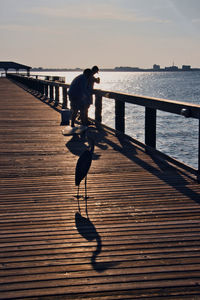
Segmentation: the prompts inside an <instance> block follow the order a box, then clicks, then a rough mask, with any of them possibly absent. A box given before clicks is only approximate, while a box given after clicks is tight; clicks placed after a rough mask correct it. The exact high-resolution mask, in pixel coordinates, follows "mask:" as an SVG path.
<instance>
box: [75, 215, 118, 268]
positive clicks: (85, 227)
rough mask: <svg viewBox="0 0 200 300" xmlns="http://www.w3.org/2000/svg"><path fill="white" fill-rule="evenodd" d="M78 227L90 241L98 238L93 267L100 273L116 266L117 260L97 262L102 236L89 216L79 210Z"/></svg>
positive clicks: (92, 260) (76, 220)
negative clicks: (84, 215)
mask: <svg viewBox="0 0 200 300" xmlns="http://www.w3.org/2000/svg"><path fill="white" fill-rule="evenodd" d="M75 223H76V228H77V230H78V232H79V233H80V235H81V236H82V237H83V238H85V239H86V240H87V241H88V242H92V241H94V240H96V242H97V246H96V250H95V251H94V252H93V254H92V257H91V265H92V267H93V269H94V270H95V271H97V272H99V273H101V272H104V271H106V270H107V269H109V268H112V267H114V266H115V265H116V264H117V263H116V262H97V261H96V260H97V256H98V255H99V254H100V253H101V251H102V242H101V237H100V235H99V234H98V232H97V230H96V228H95V226H94V224H93V223H92V222H91V221H90V219H89V217H88V218H85V217H83V216H82V215H81V214H80V213H79V212H77V213H76V215H75Z"/></svg>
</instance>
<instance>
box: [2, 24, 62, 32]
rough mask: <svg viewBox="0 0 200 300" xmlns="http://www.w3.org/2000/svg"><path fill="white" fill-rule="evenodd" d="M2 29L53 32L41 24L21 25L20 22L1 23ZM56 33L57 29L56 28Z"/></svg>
mask: <svg viewBox="0 0 200 300" xmlns="http://www.w3.org/2000/svg"><path fill="white" fill-rule="evenodd" d="M0 30H4V31H16V32H28V33H30V32H31V31H32V32H40V33H41V32H52V29H51V30H49V29H48V28H46V27H41V26H30V25H19V24H0ZM55 33H57V31H56V30H55Z"/></svg>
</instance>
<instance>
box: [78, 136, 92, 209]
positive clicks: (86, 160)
mask: <svg viewBox="0 0 200 300" xmlns="http://www.w3.org/2000/svg"><path fill="white" fill-rule="evenodd" d="M88 144H89V148H88V149H87V150H85V151H84V152H83V153H82V154H81V155H80V157H79V159H78V161H77V164H76V171H75V185H76V186H78V189H77V196H76V197H77V199H78V200H79V198H80V196H79V187H80V183H81V181H82V180H83V179H85V201H87V198H88V197H87V174H88V172H89V169H90V166H91V163H92V155H93V152H94V140H93V139H91V138H90V139H89V138H88ZM86 204H87V202H86ZM78 205H79V202H78ZM79 211H80V206H79ZM86 213H87V205H86Z"/></svg>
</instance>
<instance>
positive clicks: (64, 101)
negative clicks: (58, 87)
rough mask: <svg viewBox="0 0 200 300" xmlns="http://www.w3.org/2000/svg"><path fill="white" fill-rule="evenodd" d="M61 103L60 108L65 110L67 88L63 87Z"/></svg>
mask: <svg viewBox="0 0 200 300" xmlns="http://www.w3.org/2000/svg"><path fill="white" fill-rule="evenodd" d="M62 89H63V103H62V108H67V88H66V87H64V86H63V88H62Z"/></svg>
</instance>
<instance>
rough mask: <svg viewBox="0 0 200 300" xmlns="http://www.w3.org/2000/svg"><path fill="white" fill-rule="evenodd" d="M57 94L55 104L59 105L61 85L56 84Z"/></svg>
mask: <svg viewBox="0 0 200 300" xmlns="http://www.w3.org/2000/svg"><path fill="white" fill-rule="evenodd" d="M55 93H56V95H55V104H56V105H58V103H59V85H58V84H56V86H55Z"/></svg>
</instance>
